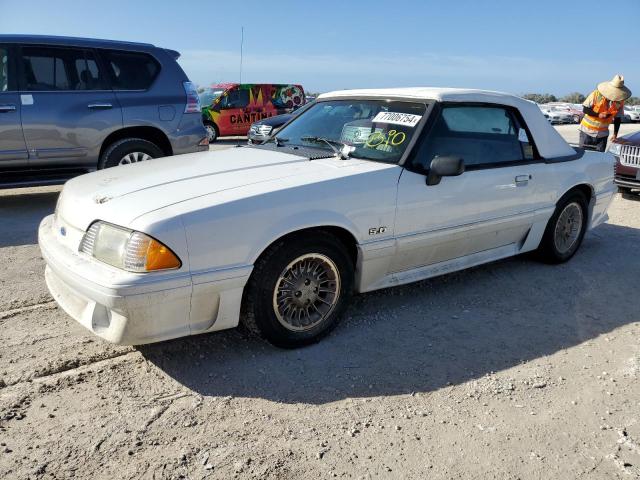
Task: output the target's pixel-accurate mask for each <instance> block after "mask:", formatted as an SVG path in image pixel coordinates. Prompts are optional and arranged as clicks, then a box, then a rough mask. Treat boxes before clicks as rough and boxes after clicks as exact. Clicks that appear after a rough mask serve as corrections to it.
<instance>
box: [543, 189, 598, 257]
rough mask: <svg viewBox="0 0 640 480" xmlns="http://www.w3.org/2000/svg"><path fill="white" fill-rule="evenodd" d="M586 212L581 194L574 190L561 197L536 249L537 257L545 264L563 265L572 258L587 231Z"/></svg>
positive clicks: (586, 203) (583, 197) (586, 204)
mask: <svg viewBox="0 0 640 480" xmlns="http://www.w3.org/2000/svg"><path fill="white" fill-rule="evenodd" d="M588 212H589V208H588V202H587V199H586V197H585V196H584V194H583V193H582V192H580V191H578V190H574V191H572V192H569V193H567V194H566V195H565V196H564V197H562V198H561V199H560V201H559V202H558V204H557V206H556V211H555V212H554V213H553V216H552V217H551V218H550V219H549V223H548V224H547V228H546V230H545V232H544V235H543V237H542V241H541V242H540V246H539V247H538V255H539V257H540V258H541V259H542V260H543V261H545V262H547V263H563V262H566V261H567V260H569V259H570V258H571V257H573V256H574V255H575V253H576V252H577V251H578V248H580V245H581V244H582V239H583V238H584V234H585V232H586V230H587V223H588Z"/></svg>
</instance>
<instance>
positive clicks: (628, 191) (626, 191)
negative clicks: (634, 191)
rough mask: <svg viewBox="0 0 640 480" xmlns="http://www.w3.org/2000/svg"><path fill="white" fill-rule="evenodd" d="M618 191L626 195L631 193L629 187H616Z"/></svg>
mask: <svg viewBox="0 0 640 480" xmlns="http://www.w3.org/2000/svg"><path fill="white" fill-rule="evenodd" d="M618 193H619V194H620V195H628V194H630V193H631V189H630V188H629V187H618Z"/></svg>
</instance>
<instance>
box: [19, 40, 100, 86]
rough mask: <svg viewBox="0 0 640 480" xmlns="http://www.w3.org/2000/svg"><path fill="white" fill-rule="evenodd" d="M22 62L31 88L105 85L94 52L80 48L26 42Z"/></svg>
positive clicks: (26, 84) (26, 79) (25, 83)
mask: <svg viewBox="0 0 640 480" xmlns="http://www.w3.org/2000/svg"><path fill="white" fill-rule="evenodd" d="M22 66H23V75H24V79H23V83H24V85H23V89H24V90H27V91H60V90H99V89H102V88H104V82H103V79H102V77H101V75H100V72H99V70H98V66H97V64H96V60H95V58H94V56H93V53H92V52H90V51H86V50H82V49H79V48H47V47H31V46H24V47H22Z"/></svg>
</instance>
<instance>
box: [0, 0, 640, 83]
mask: <svg viewBox="0 0 640 480" xmlns="http://www.w3.org/2000/svg"><path fill="white" fill-rule="evenodd" d="M90 5H91V8H90V7H89V6H90ZM93 5H96V7H94V6H93ZM97 5H100V7H98V6H97ZM234 5H241V6H238V7H234ZM601 10H602V15H601V16H599V12H600V11H601ZM638 19H640V0H618V1H616V2H610V3H607V2H603V1H602V0H598V1H592V0H583V1H566V0H565V1H563V0H555V1H549V0H534V1H528V2H524V1H518V0H508V1H506V0H493V1H477V0H475V1H472V0H449V1H428V0H423V1H403V0H394V1H377V0H371V1H358V0H352V1H348V0H341V1H334V0H323V1H322V2H303V1H273V2H264V1H254V0H244V1H242V2H236V1H233V0H229V1H227V2H219V1H208V2H204V1H199V2H195V1H194V2H190V1H188V0H182V1H168V0H156V1H153V2H152V1H135V2H134V1H124V0H111V1H109V0H107V1H105V2H99V3H98V2H92V1H91V0H90V1H70V0H46V1H41V0H28V1H27V2H25V1H24V0H21V1H16V0H0V32H2V33H34V34H52V35H70V36H86V37H95V38H109V39H117V40H131V41H141V42H149V43H153V44H155V45H158V46H163V47H167V48H172V49H175V50H178V51H180V52H181V53H182V58H181V60H180V63H181V65H182V66H183V68H184V69H185V71H186V72H187V74H188V75H189V77H190V78H191V79H192V80H193V81H195V82H196V83H198V84H201V85H206V84H209V83H211V82H217V81H237V80H238V77H239V64H240V61H239V49H240V27H241V26H244V68H243V76H242V79H243V81H247V82H287V83H288V82H295V83H302V84H303V85H304V86H305V87H306V89H307V90H310V91H327V90H333V89H340V88H358V87H389V86H454V87H474V88H487V89H493V90H504V91H508V92H512V93H516V94H521V93H525V92H532V91H536V92H550V93H554V94H559V95H562V94H565V93H569V92H572V91H581V92H583V93H587V92H588V91H590V90H591V89H593V88H594V87H595V85H596V84H597V83H598V82H600V81H603V80H605V79H609V78H611V77H612V76H613V75H614V74H615V73H622V74H623V75H624V76H625V79H626V84H627V85H628V86H629V88H631V90H633V91H634V94H636V95H640V62H638V58H639V57H640V48H638V47H640V42H639V41H638V39H637V37H636V38H632V35H637V32H638V28H637V23H638Z"/></svg>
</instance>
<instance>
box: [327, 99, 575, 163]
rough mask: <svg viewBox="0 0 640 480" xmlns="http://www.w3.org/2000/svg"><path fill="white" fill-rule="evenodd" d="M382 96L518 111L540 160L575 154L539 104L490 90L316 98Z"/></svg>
mask: <svg viewBox="0 0 640 480" xmlns="http://www.w3.org/2000/svg"><path fill="white" fill-rule="evenodd" d="M353 97H381V98H398V99H400V98H402V99H416V100H436V101H439V102H480V103H495V104H499V105H508V106H510V107H515V108H517V109H518V110H519V111H520V113H521V114H522V116H523V118H524V120H525V122H527V126H528V127H529V130H530V131H531V134H532V135H533V138H534V141H535V143H536V146H537V147H538V152H540V155H541V156H542V157H543V158H553V157H566V156H569V155H575V153H576V151H575V150H574V149H573V148H572V147H571V146H569V144H568V143H567V142H565V141H564V139H563V138H562V137H561V136H560V134H559V133H558V132H557V131H556V129H555V128H553V127H552V126H551V124H550V123H549V121H548V120H547V119H546V118H545V117H544V115H543V114H542V112H541V111H540V108H538V105H536V104H535V103H534V102H531V101H529V100H525V99H524V98H520V97H516V96H515V95H511V94H509V93H502V92H492V91H489V90H473V89H465V88H429V87H413V88H372V89H361V90H340V91H336V92H328V93H323V94H322V95H320V96H319V97H318V99H329V98H336V99H340V98H353Z"/></svg>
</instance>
